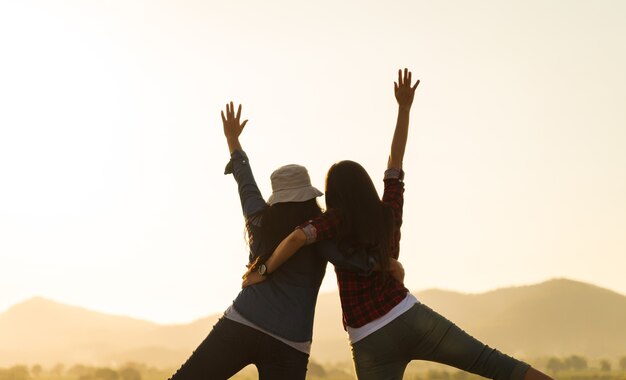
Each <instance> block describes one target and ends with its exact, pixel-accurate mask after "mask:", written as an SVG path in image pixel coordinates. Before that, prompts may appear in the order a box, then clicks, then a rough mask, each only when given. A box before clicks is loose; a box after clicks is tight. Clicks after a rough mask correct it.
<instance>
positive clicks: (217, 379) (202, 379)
mask: <svg viewBox="0 0 626 380" xmlns="http://www.w3.org/2000/svg"><path fill="white" fill-rule="evenodd" d="M308 362H309V355H307V354H305V353H304V352H300V351H298V350H296V349H294V348H293V347H290V346H288V345H286V344H285V343H283V342H281V341H279V340H277V339H275V338H273V337H271V336H269V335H267V334H265V333H263V332H260V331H258V330H256V329H253V328H252V327H248V326H245V325H242V324H241V323H237V322H234V321H231V320H230V319H227V318H221V319H220V320H219V321H218V322H217V323H216V324H215V326H213V330H211V332H210V333H209V335H208V336H207V337H206V339H204V341H203V342H202V343H201V344H200V346H198V348H197V349H196V350H195V351H194V352H193V354H192V355H191V357H190V358H189V359H187V361H186V362H185V364H183V365H182V366H181V367H180V369H179V370H178V371H176V373H175V374H174V375H173V376H172V377H170V380H222V379H228V378H230V377H231V376H233V375H234V374H236V373H237V372H239V371H240V370H241V369H242V368H243V367H245V366H247V365H248V364H254V365H256V367H257V369H258V371H259V379H260V380H282V379H284V380H298V379H301V380H304V378H305V376H306V367H307V364H308Z"/></svg>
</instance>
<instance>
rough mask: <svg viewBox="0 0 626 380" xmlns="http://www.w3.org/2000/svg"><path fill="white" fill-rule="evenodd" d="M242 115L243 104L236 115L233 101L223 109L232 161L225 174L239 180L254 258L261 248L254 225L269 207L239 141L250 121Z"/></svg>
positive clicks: (242, 204) (224, 124)
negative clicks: (240, 119) (255, 237)
mask: <svg viewBox="0 0 626 380" xmlns="http://www.w3.org/2000/svg"><path fill="white" fill-rule="evenodd" d="M240 116H241V105H240V106H239V108H238V110H237V114H236V115H235V112H234V105H233V103H232V102H231V103H230V104H227V105H226V114H224V111H222V123H223V127H224V136H225V137H226V142H227V144H228V149H229V151H230V161H228V164H227V165H226V168H225V169H224V174H232V175H233V177H234V178H235V181H237V189H238V191H239V200H240V201H241V208H242V210H243V214H244V216H245V218H246V222H247V223H246V227H247V228H248V233H249V234H250V236H251V237H252V242H251V246H250V250H251V257H250V259H253V257H254V256H256V255H255V254H253V253H256V251H257V250H258V248H259V247H258V241H257V239H254V237H253V235H254V234H255V229H254V226H257V225H258V224H259V223H260V220H258V219H259V217H258V216H259V215H260V211H262V210H263V209H265V207H267V204H266V203H265V200H264V199H263V196H262V195H261V192H260V191H259V187H258V186H257V184H256V181H255V180H254V175H253V174H252V168H251V167H250V161H249V160H248V156H247V155H246V153H245V152H244V151H243V150H242V148H241V144H240V143H239V136H240V135H241V132H242V131H243V128H244V127H245V126H246V124H247V123H248V120H245V121H244V122H243V123H241V122H240V121H239V118H240Z"/></svg>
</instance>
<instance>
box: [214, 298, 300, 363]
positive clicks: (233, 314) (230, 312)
mask: <svg viewBox="0 0 626 380" xmlns="http://www.w3.org/2000/svg"><path fill="white" fill-rule="evenodd" d="M224 317H226V318H228V319H230V320H231V321H233V322H237V323H241V324H242V325H246V326H248V327H252V328H253V329H255V330H259V331H260V332H262V333H264V334H267V335H269V336H271V337H272V338H274V339H278V340H280V341H281V342H283V343H285V344H286V345H288V346H290V347H293V348H295V349H296V350H298V351H300V352H304V353H305V354H307V355H308V354H310V353H311V341H308V342H294V341H291V340H288V339H285V338H281V337H279V336H278V335H275V334H272V333H271V332H269V331H267V330H265V329H263V328H261V327H259V326H257V325H256V324H255V323H254V322H250V321H249V320H247V319H246V318H245V317H244V316H243V315H241V314H239V312H238V311H237V309H235V307H234V306H233V305H230V306H229V307H228V309H226V311H225V312H224Z"/></svg>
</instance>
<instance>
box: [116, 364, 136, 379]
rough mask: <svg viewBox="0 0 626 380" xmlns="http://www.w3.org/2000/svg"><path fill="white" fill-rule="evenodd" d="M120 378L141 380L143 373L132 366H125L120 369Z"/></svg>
mask: <svg viewBox="0 0 626 380" xmlns="http://www.w3.org/2000/svg"><path fill="white" fill-rule="evenodd" d="M119 376H120V380H141V373H140V372H139V371H138V370H136V369H135V368H132V367H124V368H122V369H120V370H119Z"/></svg>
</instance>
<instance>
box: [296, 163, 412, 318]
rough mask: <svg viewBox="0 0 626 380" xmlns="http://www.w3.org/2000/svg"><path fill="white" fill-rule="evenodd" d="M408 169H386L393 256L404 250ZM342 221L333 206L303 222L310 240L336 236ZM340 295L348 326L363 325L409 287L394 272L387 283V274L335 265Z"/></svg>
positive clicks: (384, 312)
mask: <svg viewBox="0 0 626 380" xmlns="http://www.w3.org/2000/svg"><path fill="white" fill-rule="evenodd" d="M403 177H404V172H402V171H401V170H398V169H389V170H387V171H386V172H385V180H384V182H385V191H384V193H383V199H382V201H383V202H384V203H386V204H388V205H390V206H391V208H392V209H393V212H394V219H395V231H394V238H393V242H392V246H391V250H390V253H391V257H393V258H396V259H397V258H398V255H399V253H400V226H401V225H402V206H403V204H404V198H403V196H404V182H403ZM339 223H341V218H340V215H339V213H338V212H336V211H334V210H329V211H327V212H326V213H324V214H323V215H321V216H319V217H317V218H315V219H313V220H310V221H308V222H306V223H304V224H303V225H301V226H299V227H298V228H301V229H302V231H303V232H304V233H305V234H306V235H307V243H309V244H310V243H313V242H315V241H320V240H330V239H334V238H335V236H336V233H337V229H336V226H337V225H338V224H339ZM335 273H336V274H337V283H338V284H339V296H340V298H341V309H342V311H343V323H344V327H345V326H346V325H347V326H350V327H361V326H364V325H366V324H368V323H369V322H371V321H373V320H375V319H377V318H380V317H382V316H383V315H385V314H387V313H388V312H389V311H390V310H391V309H393V308H394V306H396V305H397V304H399V303H400V301H402V300H403V299H404V298H405V297H406V295H407V293H408V290H407V289H406V288H405V287H404V285H403V284H401V283H399V282H398V281H397V280H395V279H394V278H393V277H391V276H386V279H385V283H384V284H383V274H382V273H381V272H374V273H373V274H372V275H370V276H363V275H361V274H358V273H356V272H350V271H346V270H343V269H339V268H335Z"/></svg>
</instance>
